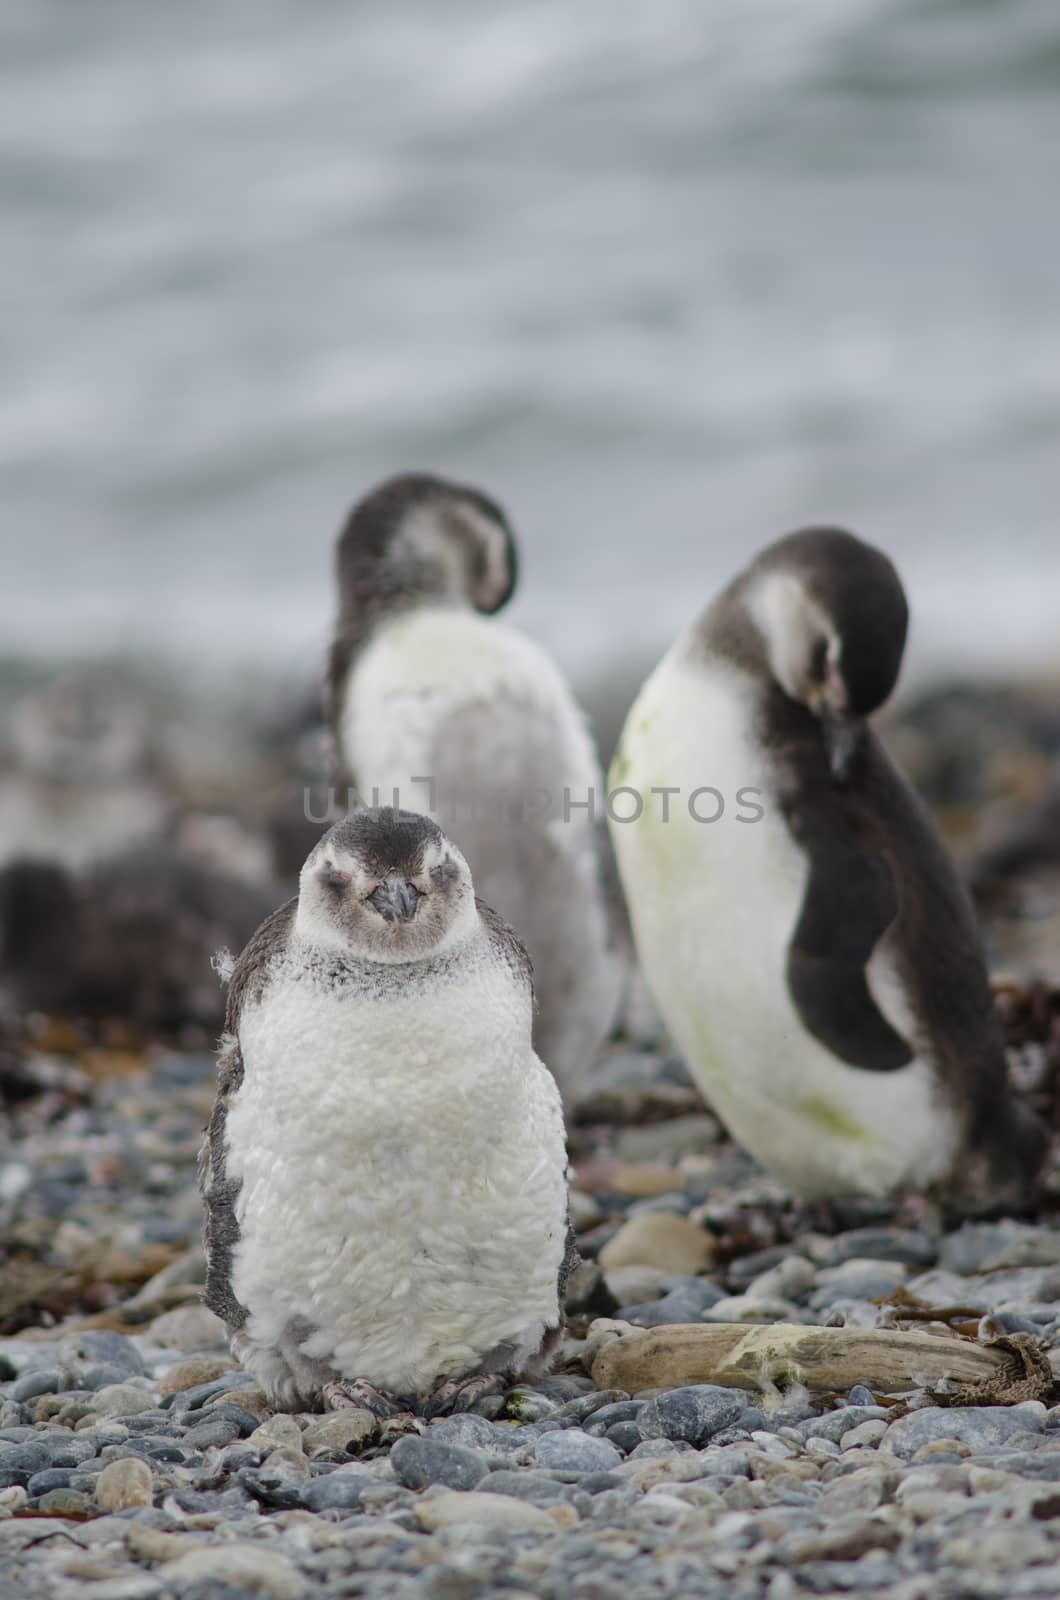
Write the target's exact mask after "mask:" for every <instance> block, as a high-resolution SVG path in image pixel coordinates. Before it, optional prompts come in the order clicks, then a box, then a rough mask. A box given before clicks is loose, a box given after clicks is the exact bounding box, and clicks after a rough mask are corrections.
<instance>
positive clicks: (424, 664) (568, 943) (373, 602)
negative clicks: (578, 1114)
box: [327, 474, 625, 1099]
mask: <svg viewBox="0 0 1060 1600" xmlns="http://www.w3.org/2000/svg"><path fill="white" fill-rule="evenodd" d="M515 577H516V555H515V545H514V541H513V537H512V531H511V528H510V527H509V524H508V520H507V518H506V516H505V514H504V512H503V511H502V509H501V507H500V506H499V505H497V503H496V502H495V501H493V500H491V499H489V498H488V497H487V496H486V495H484V494H482V493H480V492H479V491H478V490H477V489H472V488H468V487H465V486H464V485H462V484H457V483H449V482H446V481H444V480H443V479H440V478H434V477H429V476H427V475H426V474H408V475H405V476H402V477H397V478H392V479H390V480H389V481H388V482H386V483H384V484H382V485H381V487H379V488H377V489H376V490H375V491H374V492H373V493H372V494H369V495H368V496H367V498H365V499H364V500H362V501H361V502H360V503H359V504H358V505H357V506H355V507H354V509H353V511H352V512H351V514H350V517H349V520H348V521H347V523H346V526H345V528H344V529H343V531H342V534H341V536H340V539H339V545H338V587H339V618H338V627H337V633H336V638H335V641H334V644H333V646H332V650H331V657H330V664H329V671H328V686H327V699H328V707H329V719H330V723H331V728H332V734H333V739H334V744H335V751H336V755H337V765H338V775H339V778H340V781H341V782H342V783H344V784H348V785H352V787H353V789H354V790H355V791H356V795H357V796H358V797H359V798H360V799H361V800H362V801H363V802H365V803H369V802H371V803H375V804H378V803H383V804H392V803H400V804H401V805H409V806H413V807H414V808H415V809H416V810H420V811H424V812H429V813H430V815H432V816H433V817H434V818H435V819H436V820H437V821H438V822H439V823H440V824H441V826H442V827H443V828H444V829H445V830H446V832H447V833H448V834H449V835H450V836H451V837H452V838H454V839H456V840H457V841H458V843H459V844H460V847H461V849H462V850H463V851H464V853H465V855H466V857H467V860H468V863H469V865H470V867H471V870H472V872H473V874H474V878H475V884H476V887H477V889H478V892H479V893H480V894H481V895H482V896H483V898H484V899H486V900H487V901H488V902H489V904H491V905H493V906H495V907H496V909H497V911H498V912H499V914H500V915H501V916H503V917H504V918H506V919H507V920H508V921H509V922H511V923H512V924H513V926H515V927H517V928H518V930H519V935H520V937H521V938H522V939H524V940H525V942H526V944H527V947H528V949H529V951H530V955H531V957H532V959H533V962H534V978H535V987H536V992H537V1012H536V1015H535V1019H534V1043H535V1047H536V1048H537V1050H538V1051H539V1052H540V1054H541V1056H542V1058H543V1059H544V1060H545V1061H546V1062H547V1063H548V1065H549V1067H550V1068H551V1070H552V1071H553V1072H554V1073H555V1075H556V1078H557V1080H558V1082H559V1084H560V1087H561V1089H562V1090H563V1093H564V1095H565V1096H566V1097H567V1098H568V1099H569V1096H570V1092H571V1089H572V1086H573V1085H574V1083H575V1081H576V1079H577V1076H578V1075H579V1073H581V1072H584V1071H585V1069H586V1068H587V1067H588V1066H589V1065H591V1063H592V1060H593V1058H594V1056H595V1054H596V1053H597V1051H598V1049H599V1047H600V1045H601V1043H602V1041H603V1040H604V1038H605V1037H606V1035H607V1033H608V1032H609V1030H610V1028H611V1026H612V1024H613V1022H614V1019H615V1015H616V1011H617V1009H618V1005H619V1000H620V993H621V989H622V984H623V978H624V971H625V962H624V957H623V956H622V955H620V954H619V937H620V936H619V935H617V934H616V927H618V926H619V925H620V919H621V917H622V916H624V912H622V911H620V909H619V908H620V903H621V900H620V896H619V895H618V893H617V885H615V884H614V872H613V860H612V859H611V856H610V847H609V845H608V841H607V830H606V826H605V824H604V818H603V812H604V795H603V784H602V776H601V773H600V769H599V765H598V762H597V758H596V754H595V751H594V749H593V745H592V741H591V738H590V736H589V733H588V730H587V728H586V724H585V719H584V717H583V715H582V713H581V711H580V710H579V708H578V706H577V705H576V704H575V702H574V699H573V697H572V695H571V692H570V690H569V688H568V687H567V684H566V683H565V681H564V679H563V677H562V676H561V674H560V673H559V671H558V670H557V668H556V666H555V665H554V664H553V662H552V661H551V660H550V659H549V658H548V656H546V655H545V654H544V652H543V651H542V650H541V649H540V648H539V647H538V646H537V645H536V644H534V643H532V642H531V640H529V639H528V638H525V637H524V636H523V635H522V634H520V633H517V632H515V631H514V630H513V629H511V628H509V627H507V626H505V625H504V624H503V623H500V622H498V621H495V620H493V619H492V615H491V614H492V613H493V612H495V611H497V610H499V609H500V607H501V606H503V605H504V604H505V602H506V601H507V600H508V599H509V597H510V595H511V593H512V590H513V588H514V585H515ZM395 796H396V797H397V798H396V802H395ZM609 880H610V881H609ZM612 886H613V887H612Z"/></svg>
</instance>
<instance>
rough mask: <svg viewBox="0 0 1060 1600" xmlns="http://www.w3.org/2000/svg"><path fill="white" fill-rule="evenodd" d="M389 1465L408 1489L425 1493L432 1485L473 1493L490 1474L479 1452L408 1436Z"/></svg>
mask: <svg viewBox="0 0 1060 1600" xmlns="http://www.w3.org/2000/svg"><path fill="white" fill-rule="evenodd" d="M390 1465H391V1466H392V1467H393V1469H394V1474H395V1476H396V1478H397V1480H398V1482H399V1483H403V1484H404V1485H405V1487H406V1488H407V1489H425V1488H426V1487H427V1485H428V1484H431V1483H441V1484H444V1485H445V1487H446V1488H447V1489H473V1488H474V1487H475V1485H476V1484H477V1483H478V1482H479V1481H480V1479H482V1478H484V1477H485V1476H486V1473H487V1470H488V1468H487V1465H486V1461H485V1458H484V1457H483V1456H481V1455H480V1454H479V1453H478V1451H477V1450H468V1449H466V1448H465V1447H464V1446H463V1445H459V1444H449V1443H447V1442H446V1441H445V1440H444V1439H438V1438H437V1437H435V1438H431V1436H430V1435H429V1434H425V1435H423V1436H422V1437H421V1436H420V1435H417V1434H408V1435H406V1437H405V1438H403V1439H398V1440H396V1442H395V1443H394V1446H393V1448H392V1449H391V1452H390Z"/></svg>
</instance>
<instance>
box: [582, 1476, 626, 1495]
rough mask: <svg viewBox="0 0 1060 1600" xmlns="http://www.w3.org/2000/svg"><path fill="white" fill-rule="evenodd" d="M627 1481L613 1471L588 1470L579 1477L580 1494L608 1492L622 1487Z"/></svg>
mask: <svg viewBox="0 0 1060 1600" xmlns="http://www.w3.org/2000/svg"><path fill="white" fill-rule="evenodd" d="M624 1487H625V1481H624V1479H622V1478H619V1477H618V1476H617V1475H616V1474H615V1473H613V1472H587V1473H586V1474H585V1476H584V1477H582V1478H579V1479H578V1493H579V1494H591V1495H598V1494H607V1493H608V1492H609V1491H610V1490H611V1489H622V1488H624Z"/></svg>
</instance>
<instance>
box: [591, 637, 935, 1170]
mask: <svg viewBox="0 0 1060 1600" xmlns="http://www.w3.org/2000/svg"><path fill="white" fill-rule="evenodd" d="M685 648H686V647H685V646H684V645H683V643H682V644H678V645H677V646H675V648H674V649H673V650H672V651H671V652H670V654H669V655H668V656H667V657H665V658H664V660H663V661H662V663H661V664H660V666H659V667H658V668H657V670H656V671H655V673H654V674H653V675H652V677H651V678H650V679H649V680H648V682H647V683H646V684H645V686H644V688H643V690H642V691H641V694H640V696H639V698H638V700H637V702H636V704H635V705H634V707H633V709H632V711H631V712H630V714H629V717H628V719H627V722H626V728H625V732H624V734H623V739H622V744H621V746H620V749H619V753H618V755H617V756H616V758H615V763H614V767H613V769H612V776H611V782H612V784H616V783H624V784H629V785H630V786H632V787H633V788H635V789H637V790H638V792H639V793H640V794H641V795H643V797H644V801H645V806H644V813H643V815H642V817H641V818H640V820H639V821H637V822H634V823H629V824H626V825H618V826H614V827H613V828H612V836H613V838H614V841H615V849H616V853H617V856H618V862H619V868H620V871H621V874H622V878H623V882H624V884H625V887H626V892H627V898H628V900H629V904H630V914H631V917H632V921H633V925H634V929H635V932H636V938H637V947H638V951H639V954H640V958H641V961H642V964H643V966H644V970H645V975H646V977H647V979H648V982H649V984H650V986H651V987H652V989H653V990H654V992H655V995H656V999H657V1000H658V1003H659V1005H660V1007H661V1008H662V1011H663V1014H664V1016H665V1018H666V1021H667V1023H668V1025H669V1027H670V1029H671V1032H672V1033H673V1035H674V1039H675V1042H676V1044H677V1045H678V1047H679V1048H680V1050H681V1051H682V1053H683V1054H684V1056H685V1059H686V1061H687V1063H688V1066H689V1069H690V1070H691V1071H692V1072H693V1074H694V1075H695V1077H696V1079H697V1082H698V1083H699V1086H700V1088H701V1090H702V1092H703V1094H704V1095H705V1096H706V1098H707V1099H708V1100H709V1101H710V1103H711V1104H713V1105H714V1106H715V1108H716V1109H717V1111H718V1113H719V1114H720V1116H721V1117H722V1118H723V1120H724V1121H725V1123H726V1124H727V1126H728V1127H729V1128H730V1130H731V1132H732V1133H733V1135H734V1136H735V1138H736V1139H738V1140H739V1141H740V1143H742V1144H743V1145H744V1146H745V1147H746V1148H747V1149H748V1150H750V1151H751V1152H752V1153H753V1154H755V1155H756V1156H758V1158H759V1159H760V1160H761V1161H762V1162H763V1164H764V1165H766V1166H768V1167H769V1168H770V1169H771V1170H772V1171H773V1172H774V1173H776V1174H777V1176H778V1177H780V1178H781V1179H782V1180H783V1181H785V1182H786V1183H788V1184H789V1185H790V1186H791V1187H792V1188H794V1189H795V1190H797V1191H798V1192H800V1193H802V1194H804V1195H806V1196H808V1197H813V1196H815V1195H817V1194H829V1193H830V1194H835V1193H840V1192H842V1191H843V1190H844V1189H848V1190H850V1191H852V1192H853V1191H859V1192H862V1193H864V1192H879V1193H881V1194H882V1193H884V1192H886V1191H887V1190H889V1189H891V1188H893V1187H895V1186H897V1185H899V1184H901V1183H902V1182H905V1181H907V1180H912V1179H913V1178H914V1177H915V1179H916V1182H917V1184H918V1185H923V1184H925V1183H928V1182H930V1181H931V1179H932V1178H933V1177H935V1176H936V1175H939V1174H941V1173H942V1172H944V1171H945V1170H946V1169H947V1167H948V1165H949V1164H950V1162H951V1160H952V1156H953V1152H954V1149H955V1147H956V1144H957V1141H958V1129H957V1126H956V1123H955V1119H953V1117H952V1116H951V1115H950V1114H949V1113H948V1112H947V1111H946V1110H945V1109H944V1108H943V1107H942V1106H941V1105H940V1104H939V1102H938V1099H937V1096H936V1093H935V1089H934V1074H933V1073H932V1071H931V1069H930V1065H929V1064H928V1063H927V1062H925V1061H922V1060H914V1061H913V1062H912V1063H911V1064H910V1065H909V1066H908V1067H904V1068H901V1069H899V1070H898V1071H894V1072H888V1073H873V1072H868V1071H865V1070H863V1069H861V1068H857V1067H851V1066H848V1065H847V1064H845V1063H844V1062H842V1061H840V1060H838V1059H837V1058H836V1057H835V1056H833V1055H832V1054H831V1053H830V1052H829V1051H828V1050H827V1049H825V1048H824V1046H823V1045H821V1044H819V1043H818V1042H817V1040H816V1039H814V1038H813V1036H812V1035H811V1034H809V1033H808V1032H807V1031H806V1029H805V1028H804V1027H803V1024H802V1022H801V1019H800V1018H799V1016H798V1013H797V1012H796V1010H795V1007H794V1005H793V1004H792V1001H791V999H790V996H789V993H788V988H787V983H786V978H785V967H786V959H787V949H788V944H789V941H790V939H791V936H792V932H793V930H794V928H795V924H796V922H797V919H798V915H799V910H800V907H801V903H802V897H803V891H804V888H805V882H806V874H807V864H806V859H805V857H804V855H803V853H802V852H801V851H800V850H799V848H798V846H797V845H796V843H795V841H794V840H793V839H792V837H791V835H790V832H789V831H788V828H787V825H786V823H785V820H784V818H783V816H782V814H781V812H780V807H779V804H778V800H777V797H776V795H775V792H774V784H773V776H772V773H771V771H770V768H769V765H768V758H767V755H766V752H765V751H764V750H763V749H762V748H761V746H760V745H759V744H758V743H757V741H756V740H755V739H754V738H753V721H752V705H751V702H750V697H749V694H748V691H747V689H746V688H745V684H744V680H743V679H742V678H741V677H740V675H739V674H738V673H737V672H736V671H735V670H733V669H731V668H729V667H728V666H726V665H724V664H721V663H718V662H713V661H711V662H708V661H704V660H702V659H700V660H696V661H694V662H690V661H689V660H687V658H686V656H685ZM663 785H669V786H678V787H679V788H680V790H681V793H680V795H679V796H674V797H673V798H672V799H671V801H670V820H669V821H668V822H664V821H662V818H661V806H660V803H659V799H658V797H653V796H651V795H650V793H649V791H650V790H651V788H652V787H653V786H663ZM707 785H709V786H712V787H713V788H715V789H717V790H718V791H720V793H721V794H722V796H723V798H724V801H725V811H724V813H723V815H722V816H721V817H720V818H719V820H718V821H716V822H713V823H709V822H708V823H704V822H697V821H695V820H693V819H692V817H691V816H690V815H689V811H688V806H687V797H688V795H689V794H691V793H692V791H694V790H696V789H697V788H701V787H703V786H707ZM747 788H753V789H757V790H759V791H760V794H759V795H758V796H757V797H756V801H757V804H758V805H759V806H761V807H762V808H763V810H764V815H763V816H762V817H761V819H760V820H758V821H754V822H747V821H740V820H738V816H739V815H740V814H741V808H739V807H738V806H737V791H739V790H741V789H747ZM715 809H716V802H712V801H711V800H710V799H709V798H708V797H704V798H702V799H701V800H700V802H699V803H698V810H699V812H700V814H701V815H704V816H710V815H711V814H712V811H713V810H715ZM749 810H750V807H749V806H745V807H743V808H742V813H743V814H747V813H748V812H749ZM869 981H870V986H871V987H872V989H873V992H874V997H875V999H876V1001H877V1004H878V1005H879V1006H880V1009H881V1010H882V1011H883V1012H884V1014H885V1015H887V1016H888V1018H889V1020H891V1021H892V1022H893V1024H894V1025H895V1026H896V1027H898V1028H899V1029H905V1030H906V1036H908V1032H907V1030H908V1019H907V1017H906V1016H905V1015H904V1008H903V1006H902V1004H901V996H900V994H899V993H898V992H897V990H896V987H895V985H894V983H893V982H892V981H891V980H890V979H889V978H888V976H887V965H886V955H885V953H884V952H883V951H882V950H881V951H879V952H877V954H876V956H874V958H873V963H872V964H871V965H870V968H869Z"/></svg>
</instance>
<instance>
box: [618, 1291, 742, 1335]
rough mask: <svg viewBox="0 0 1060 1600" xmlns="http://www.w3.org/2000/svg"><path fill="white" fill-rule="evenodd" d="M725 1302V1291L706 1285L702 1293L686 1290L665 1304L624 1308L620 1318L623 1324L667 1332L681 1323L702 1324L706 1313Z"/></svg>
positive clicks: (653, 1302)
mask: <svg viewBox="0 0 1060 1600" xmlns="http://www.w3.org/2000/svg"><path fill="white" fill-rule="evenodd" d="M723 1298H724V1296H723V1295H722V1292H721V1290H720V1289H719V1288H717V1286H716V1285H715V1284H712V1283H711V1284H704V1286H703V1289H702V1290H701V1289H696V1290H691V1289H688V1288H685V1287H682V1288H679V1289H675V1290H674V1291H673V1293H672V1294H668V1295H664V1296H663V1298H662V1299H661V1300H649V1301H646V1302H645V1303H644V1304H643V1305H635V1306H623V1307H622V1309H621V1310H620V1311H619V1312H618V1313H617V1315H618V1316H619V1317H620V1318H621V1320H622V1321H623V1322H635V1323H637V1324H638V1325H639V1326H640V1327H642V1328H663V1327H666V1326H667V1325H668V1324H674V1323H678V1322H698V1321H699V1319H700V1316H701V1315H702V1313H703V1312H704V1311H708V1310H710V1308H711V1307H712V1306H715V1305H717V1303H718V1301H719V1300H721V1299H723Z"/></svg>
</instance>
